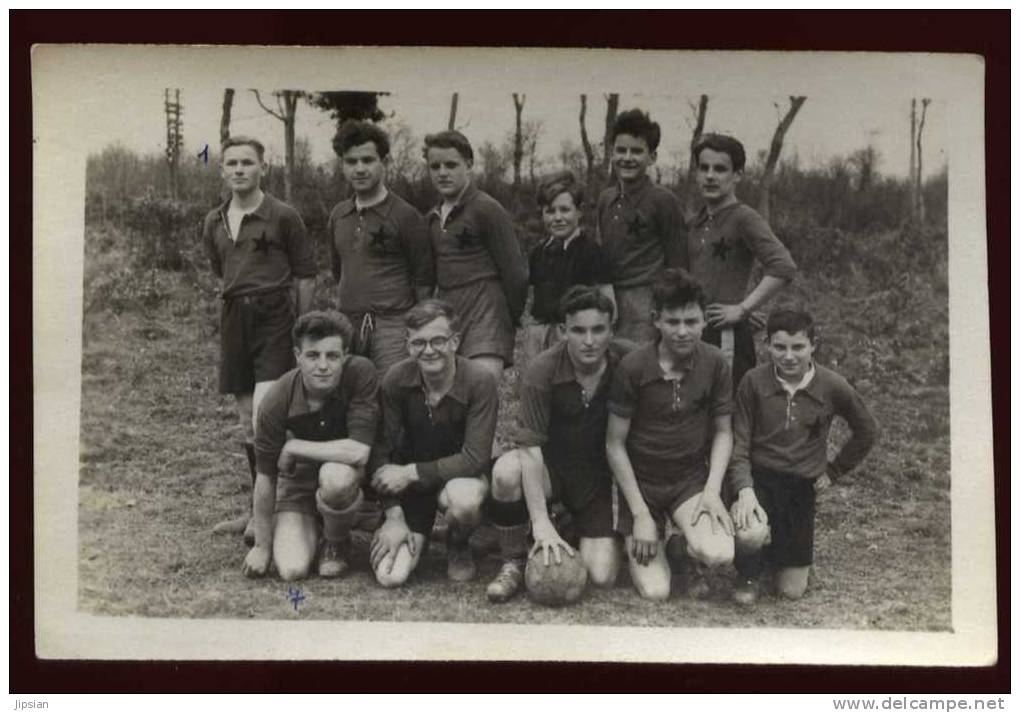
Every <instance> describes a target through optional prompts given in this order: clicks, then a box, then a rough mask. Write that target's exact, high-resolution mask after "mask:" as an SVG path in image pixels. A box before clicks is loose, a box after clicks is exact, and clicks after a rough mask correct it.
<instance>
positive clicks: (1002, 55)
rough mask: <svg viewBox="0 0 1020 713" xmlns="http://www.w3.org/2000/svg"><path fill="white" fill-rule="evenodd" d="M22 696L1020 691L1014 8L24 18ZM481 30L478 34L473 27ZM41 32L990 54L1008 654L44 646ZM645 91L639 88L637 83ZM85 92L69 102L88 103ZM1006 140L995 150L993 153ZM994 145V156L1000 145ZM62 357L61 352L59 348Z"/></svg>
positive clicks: (992, 273)
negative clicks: (1013, 407)
mask: <svg viewBox="0 0 1020 713" xmlns="http://www.w3.org/2000/svg"><path fill="white" fill-rule="evenodd" d="M9 18H10V38H11V45H10V110H11V113H10V122H11V125H10V132H11V133H10V147H11V163H10V176H11V181H10V185H11V200H10V205H11V219H10V235H11V247H10V257H11V264H12V266H13V268H12V269H11V300H10V301H11V310H10V314H11V375H12V376H11V378H10V384H11V411H10V421H11V430H10V434H11V439H10V442H11V464H10V514H11V524H10V542H11V549H10V557H11V570H10V581H11V590H10V605H11V609H10V657H11V665H10V690H11V692H15V693H46V692H53V693H56V692H68V693H70V692H162V691H167V692H171V691H172V692H186V691H195V692H212V691H222V692H242V691H243V692H261V691H264V692H271V691H309V692H327V691H338V692H354V691H373V690H380V691H382V690H385V691H392V692H396V691H447V690H456V691H462V692H472V691H521V692H523V691H585V692H599V691H634V692H638V691H645V692H652V691H675V692H685V693H694V692H801V693H810V692H815V693H824V692H831V691H843V692H875V693H891V692H902V693H908V692H916V693H949V692H958V693H965V692H973V693H979V692H983V693H987V692H1008V691H1009V690H1010V679H1009V663H1010V639H1009V626H1008V623H1009V603H1010V598H1009V590H1010V582H1009V571H1010V570H1009V553H1010V543H1009V513H1008V507H1009V493H1010V484H1009V465H1008V459H1009V436H1008V434H1007V431H1006V429H1007V427H1008V423H1009V332H1008V329H1009V326H1008V322H1009V277H1010V276H1009V232H1008V231H1009V183H1010V175H1009V142H1010V136H1009V115H1010V110H1009V50H1010V35H1009V27H1010V14H1009V11H1004V10H1000V11H959V12H934V11H895V12H877V11H867V12H847V11H839V12H821V11H811V12H808V11H792V12H764V11H754V12H751V11H730V12H712V11H697V12H683V13H679V12H667V11H631V12H616V11H613V12H608V11H605V12H592V11H585V12H542V13H535V12H484V13H482V12H475V11H472V12H467V11H464V12H424V11H396V12H385V13H384V12H362V11H354V12H336V13H329V12H318V11H315V12H309V11H303V12H278V11H249V10H246V11H238V12H225V11H215V12H212V11H210V12H194V11H189V12H167V11H159V12H155V11H151V12H146V11H129V12H99V11H94V12H89V11H10V12H9ZM467 28H470V32H468V29H467ZM36 42H75V43H80V42H102V43H163V44H168V43H178V44H188V43H212V44H269V45H272V44H281V45H302V44H305V45H331V44H343V43H348V44H359V45H438V46H465V45H474V46H508V45H509V46H513V45H525V46H543V47H619V48H645V49H777V50H779V49H790V50H880V51H926V52H956V53H970V54H976V55H983V56H984V59H985V67H986V78H985V96H986V104H985V108H986V114H985V129H986V138H985V158H986V195H987V211H988V213H987V215H988V251H989V255H988V270H989V280H990V284H989V307H990V318H991V329H992V335H993V339H992V344H993V346H994V348H993V350H992V369H993V373H992V393H993V395H994V399H993V413H994V435H995V449H994V453H995V463H996V498H995V500H996V507H995V513H996V536H997V541H998V548H997V559H998V593H999V599H998V621H999V651H1000V656H999V662H998V664H997V665H996V666H993V667H988V668H979V669H959V668H923V669H918V668H909V669H903V668H896V667H832V666H716V665H664V664H647V665H639V664H531V663H505V664H498V663H492V664H489V663H486V664H470V663H449V664H443V663H414V664H400V663H301V664H296V663H285V662H279V663H242V662H238V663H218V662H210V663H203V662H182V663H172V662H166V663H134V662H131V663H127V662H125V663H98V662H97V663H92V662H62V661H40V660H38V659H36V658H35V653H34V645H33V642H34V638H35V632H34V619H33V617H34V612H33V587H32V578H33V569H32V567H33V562H32V488H31V485H32V432H31V425H30V424H31V423H32V381H31V375H32V362H31V354H32V350H31V344H32V340H31V320H32V304H31V280H32V273H31V264H32V263H31V245H32V238H31V235H32V232H31V219H32V218H31V205H32V201H31V175H32V174H31V160H32V141H31V85H30V68H29V50H30V47H31V45H32V43H36ZM636 89H637V88H636ZM73 101H74V100H73V97H68V110H69V111H71V110H73ZM992 147H994V148H992ZM989 149H991V150H989ZM47 358H54V355H49V356H48V357H47Z"/></svg>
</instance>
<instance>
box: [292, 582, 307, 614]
mask: <svg viewBox="0 0 1020 713" xmlns="http://www.w3.org/2000/svg"><path fill="white" fill-rule="evenodd" d="M307 598H308V597H306V596H305V595H304V594H302V593H301V590H300V589H295V588H294V587H287V601H289V602H290V603H292V604H293V605H294V611H297V610H298V605H299V604H301V602H303V601H304V600H305V599H307Z"/></svg>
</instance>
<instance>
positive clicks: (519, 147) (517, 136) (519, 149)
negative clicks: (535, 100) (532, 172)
mask: <svg viewBox="0 0 1020 713" xmlns="http://www.w3.org/2000/svg"><path fill="white" fill-rule="evenodd" d="M512 96H513V99H514V114H515V117H514V195H515V196H516V195H517V194H518V193H519V192H520V189H521V159H523V158H524V134H523V129H522V127H521V114H522V113H523V112H524V100H525V99H526V98H527V96H526V95H524V94H521V95H518V94H517V92H514V93H513V95H512Z"/></svg>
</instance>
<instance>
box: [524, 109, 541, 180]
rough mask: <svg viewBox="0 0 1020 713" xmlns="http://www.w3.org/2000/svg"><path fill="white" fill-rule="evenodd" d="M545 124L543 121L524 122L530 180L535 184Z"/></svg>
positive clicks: (525, 149)
mask: <svg viewBox="0 0 1020 713" xmlns="http://www.w3.org/2000/svg"><path fill="white" fill-rule="evenodd" d="M543 128H544V124H543V123H542V122H541V121H525V122H524V135H523V143H524V155H525V156H527V157H528V180H530V181H531V186H532V187H534V186H535V166H536V165H537V164H539V161H538V140H539V139H540V138H541V137H542V129H543Z"/></svg>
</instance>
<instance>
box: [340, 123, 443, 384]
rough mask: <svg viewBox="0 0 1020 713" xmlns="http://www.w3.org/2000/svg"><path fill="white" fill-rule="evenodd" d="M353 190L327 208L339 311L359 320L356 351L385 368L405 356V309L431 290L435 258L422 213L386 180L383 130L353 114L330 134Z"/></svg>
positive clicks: (353, 320) (382, 370) (386, 150)
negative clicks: (355, 119)
mask: <svg viewBox="0 0 1020 713" xmlns="http://www.w3.org/2000/svg"><path fill="white" fill-rule="evenodd" d="M333 144H334V147H335V149H336V152H337V153H338V154H339V155H340V159H341V165H342V167H343V173H344V178H345V179H346V180H347V182H348V183H349V184H350V185H351V187H352V188H353V189H354V197H353V198H349V199H348V200H345V201H343V202H342V203H339V204H338V205H337V206H336V208H334V209H333V212H332V214H330V216H329V226H328V232H329V236H330V241H329V248H330V257H331V262H332V265H333V277H334V278H335V279H336V280H337V283H338V287H337V295H338V301H339V306H340V311H341V312H343V313H344V314H345V315H347V317H348V319H350V320H351V324H353V325H354V343H353V344H352V345H351V346H352V348H351V351H352V353H354V354H360V355H361V356H365V357H368V358H369V359H371V360H372V362H373V363H374V364H375V366H376V368H377V369H378V370H379V374H380V376H381V375H382V374H385V373H386V370H387V369H389V368H390V367H391V366H393V365H394V364H396V363H397V362H398V361H400V360H401V359H403V358H404V357H406V356H407V351H406V346H405V344H404V340H405V336H406V335H405V330H404V319H403V318H404V313H405V312H407V310H409V309H410V308H411V307H412V306H413V305H414V304H415V303H416V302H420V301H422V300H424V299H426V298H428V297H429V296H430V295H431V294H432V290H433V288H434V287H435V282H436V279H435V265H434V263H433V260H432V246H431V244H430V243H429V235H428V229H427V228H426V225H425V221H424V220H423V219H422V217H421V216H420V215H419V214H418V211H416V210H415V209H414V208H413V207H411V205H410V204H409V203H408V202H407V201H405V200H404V199H403V198H401V197H400V196H398V195H396V194H395V193H393V192H392V191H390V190H388V189H387V187H386V181H385V173H386V166H387V163H388V162H389V156H390V142H389V138H388V137H387V136H386V132H384V131H383V130H382V129H380V128H379V127H378V126H376V125H375V124H372V123H369V122H366V121H349V122H347V123H345V124H344V125H343V127H342V128H341V129H340V132H339V134H337V137H336V139H335V140H334V142H333Z"/></svg>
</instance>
